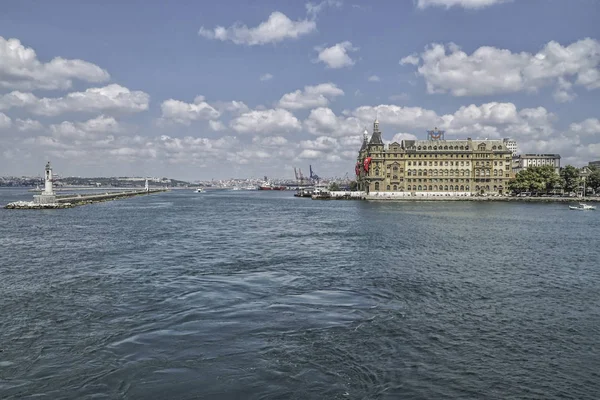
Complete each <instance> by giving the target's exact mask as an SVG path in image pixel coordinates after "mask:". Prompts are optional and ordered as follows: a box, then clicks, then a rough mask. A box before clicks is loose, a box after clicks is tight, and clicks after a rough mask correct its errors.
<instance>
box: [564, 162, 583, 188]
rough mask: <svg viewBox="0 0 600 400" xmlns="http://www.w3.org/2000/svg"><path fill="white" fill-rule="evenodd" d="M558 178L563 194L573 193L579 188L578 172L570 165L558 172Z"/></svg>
mask: <svg viewBox="0 0 600 400" xmlns="http://www.w3.org/2000/svg"><path fill="white" fill-rule="evenodd" d="M560 178H561V180H562V187H563V189H565V192H574V191H576V190H577V188H578V187H579V181H580V178H579V170H578V169H577V168H575V167H574V166H572V165H567V166H566V167H564V168H563V169H562V170H561V171H560Z"/></svg>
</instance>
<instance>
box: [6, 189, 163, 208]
mask: <svg viewBox="0 0 600 400" xmlns="http://www.w3.org/2000/svg"><path fill="white" fill-rule="evenodd" d="M167 190H168V189H149V190H145V189H142V190H130V191H124V192H106V193H102V194H69V195H63V196H58V197H56V202H54V203H51V204H38V203H35V202H31V201H16V202H13V203H9V204H7V205H6V206H4V208H6V209H11V210H39V209H57V208H71V207H76V206H81V205H86V204H93V203H100V202H103V201H110V200H118V199H125V198H128V197H133V196H143V195H148V194H153V193H160V192H166V191H167Z"/></svg>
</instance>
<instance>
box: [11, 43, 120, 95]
mask: <svg viewBox="0 0 600 400" xmlns="http://www.w3.org/2000/svg"><path fill="white" fill-rule="evenodd" d="M74 79H77V80H81V81H85V82H91V83H100V82H105V81H108V80H109V79H110V75H109V74H108V72H106V71H105V70H104V69H102V68H100V67H98V66H97V65H95V64H92V63H90V62H87V61H82V60H68V59H64V58H62V57H55V58H53V59H52V60H50V61H49V62H47V63H44V62H41V61H40V60H38V58H37V54H36V53H35V50H33V49H32V48H29V47H25V46H23V44H21V42H20V41H19V40H18V39H5V38H4V37H2V36H0V87H2V88H6V89H18V90H36V89H47V90H54V89H69V88H71V86H72V85H73V80H74Z"/></svg>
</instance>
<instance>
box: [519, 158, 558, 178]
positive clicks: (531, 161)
mask: <svg viewBox="0 0 600 400" xmlns="http://www.w3.org/2000/svg"><path fill="white" fill-rule="evenodd" d="M544 165H551V166H553V167H554V171H555V172H556V173H557V174H558V173H560V155H558V154H520V155H518V156H516V157H513V167H512V170H513V173H514V174H515V175H516V174H517V173H519V172H520V171H523V170H524V169H527V168H529V167H541V166H544Z"/></svg>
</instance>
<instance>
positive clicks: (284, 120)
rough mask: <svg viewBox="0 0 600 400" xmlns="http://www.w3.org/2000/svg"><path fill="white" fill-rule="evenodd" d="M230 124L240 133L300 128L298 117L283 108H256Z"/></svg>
mask: <svg viewBox="0 0 600 400" xmlns="http://www.w3.org/2000/svg"><path fill="white" fill-rule="evenodd" d="M230 126H231V128H232V129H233V130H235V131H236V132H239V133H255V134H261V133H274V132H289V131H294V130H299V129H300V127H301V125H300V121H298V118H296V117H295V116H294V114H292V113H291V112H289V111H288V110H284V109H282V108H276V109H270V110H254V111H249V112H246V113H244V114H242V115H240V116H239V117H237V118H234V119H233V120H232V121H231V123H230Z"/></svg>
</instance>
